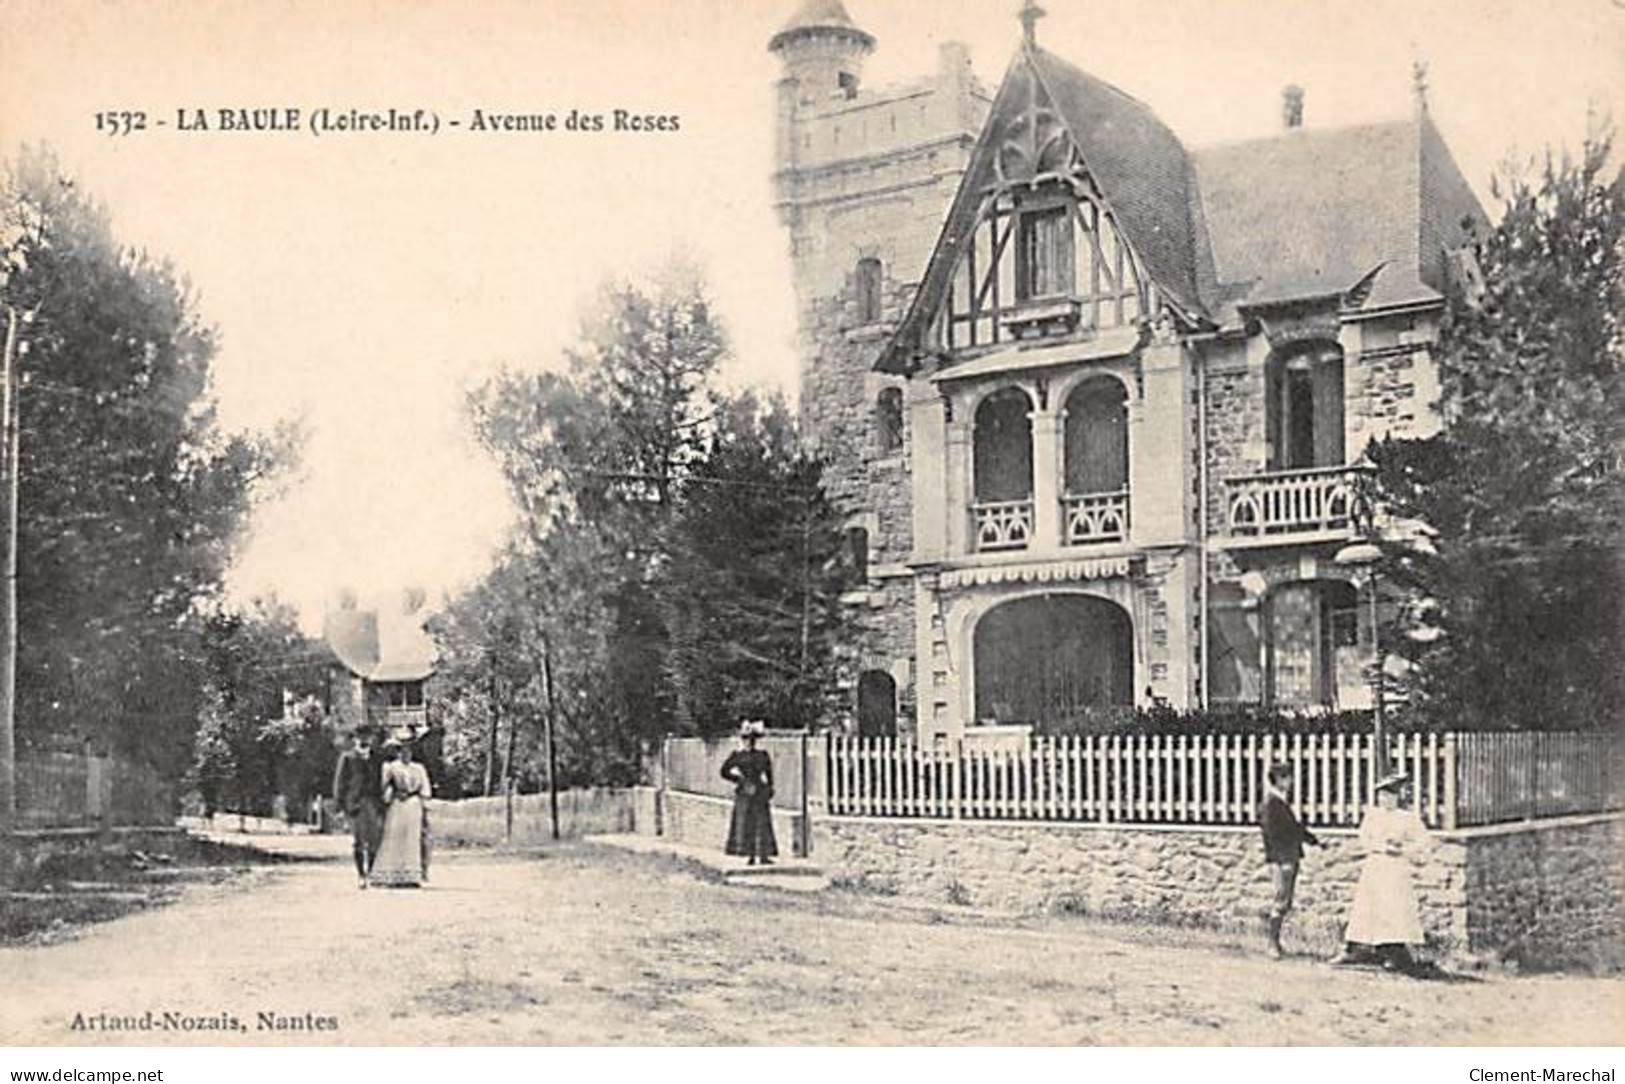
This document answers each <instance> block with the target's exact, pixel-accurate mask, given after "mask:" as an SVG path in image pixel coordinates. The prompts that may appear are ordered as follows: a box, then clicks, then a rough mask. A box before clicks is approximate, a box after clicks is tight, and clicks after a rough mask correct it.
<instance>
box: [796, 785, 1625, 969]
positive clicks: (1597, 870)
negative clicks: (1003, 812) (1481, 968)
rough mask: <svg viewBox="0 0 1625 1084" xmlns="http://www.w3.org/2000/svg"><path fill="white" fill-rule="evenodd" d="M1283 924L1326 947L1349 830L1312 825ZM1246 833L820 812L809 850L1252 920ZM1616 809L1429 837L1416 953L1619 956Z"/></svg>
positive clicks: (1420, 866) (982, 890)
mask: <svg viewBox="0 0 1625 1084" xmlns="http://www.w3.org/2000/svg"><path fill="white" fill-rule="evenodd" d="M1318 834H1319V835H1320V836H1321V837H1322V838H1323V839H1324V840H1325V841H1326V842H1327V844H1328V846H1327V848H1326V849H1324V850H1314V849H1311V850H1310V853H1309V854H1308V855H1307V856H1306V858H1305V860H1304V864H1303V867H1302V871H1301V873H1300V875H1299V879H1298V887H1297V897H1296V905H1295V909H1294V911H1293V913H1292V916H1291V918H1290V919H1289V920H1288V922H1287V925H1286V936H1285V943H1286V945H1287V947H1288V949H1289V950H1293V951H1298V952H1313V953H1329V952H1331V951H1333V950H1335V949H1337V948H1338V947H1339V946H1340V945H1341V943H1342V931H1343V924H1344V922H1345V920H1346V916H1347V913H1348V908H1349V905H1350V902H1351V901H1352V898H1353V894H1354V886H1355V883H1356V882H1357V881H1358V879H1359V873H1360V861H1361V855H1360V853H1359V850H1358V845H1357V843H1356V841H1355V838H1354V835H1355V833H1353V832H1352V831H1349V830H1347V829H1327V830H1325V831H1322V832H1319V833H1318ZM1262 853H1263V852H1262V845H1261V844H1260V842H1259V837H1258V830H1257V829H1256V828H1251V827H1247V828H1240V827H1238V828H1218V827H1205V828H1196V827H1177V828H1175V827H1166V828H1163V827H1154V826H1148V825H1127V826H1125V825H1092V824H1039V823H1018V822H1003V823H1001V822H990V821H940V820H892V819H882V818H858V817H819V818H816V819H815V820H814V822H813V854H814V856H815V857H816V858H817V860H818V862H819V864H820V865H821V866H822V867H823V868H824V869H825V870H826V871H827V872H828V873H829V874H830V876H831V877H833V878H835V879H837V880H838V881H844V882H846V883H850V884H853V885H854V886H858V887H862V888H867V889H870V890H875V891H880V892H885V893H890V894H900V895H905V896H911V897H922V898H927V899H934V900H939V901H942V902H944V903H957V904H964V905H970V906H977V907H984V908H992V909H997V910H1005V911H1028V912H1030V911H1063V912H1069V913H1079V914H1088V915H1097V916H1100V917H1104V918H1111V919H1122V920H1129V921H1149V922H1156V923H1164V924H1173V925H1191V926H1202V927H1208V928H1213V929H1220V930H1228V931H1232V932H1236V933H1241V934H1249V935H1251V934H1256V933H1258V932H1259V931H1260V930H1261V928H1262V927H1261V917H1262V915H1263V914H1264V912H1265V910H1266V909H1267V907H1268V905H1269V903H1270V900H1271V898H1272V889H1271V882H1270V875H1269V870H1268V868H1267V867H1266V866H1265V865H1264V863H1263V859H1262ZM1622 853H1625V820H1622V818H1621V817H1619V816H1618V815H1617V814H1616V815H1608V816H1597V817H1574V818H1566V819H1564V820H1557V821H1550V822H1545V823H1540V824H1531V825H1513V826H1505V827H1498V828H1488V829H1474V830H1466V831H1460V832H1454V833H1435V834H1433V836H1432V846H1431V848H1430V850H1429V852H1428V853H1427V854H1426V855H1423V856H1419V857H1417V858H1415V859H1414V861H1413V872H1412V877H1413V884H1414V885H1415V887H1416V891H1417V899H1418V903H1419V906H1420V909H1421V915H1422V926H1423V930H1424V932H1425V933H1426V935H1427V939H1428V945H1429V948H1430V950H1431V951H1433V952H1435V953H1437V954H1440V955H1444V956H1447V957H1453V958H1458V959H1463V958H1473V959H1484V958H1491V959H1505V960H1511V961H1516V962H1520V963H1523V964H1527V965H1532V966H1581V967H1617V966H1619V965H1620V963H1621V962H1622V961H1625V952H1622V948H1625V884H1622V873H1621V867H1620V863H1619V861H1618V858H1619V856H1620V855H1621V854H1622Z"/></svg>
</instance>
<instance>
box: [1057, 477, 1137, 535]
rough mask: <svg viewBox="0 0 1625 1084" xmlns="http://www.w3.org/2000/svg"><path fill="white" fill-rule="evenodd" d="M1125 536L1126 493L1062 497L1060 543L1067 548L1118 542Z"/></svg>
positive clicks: (1126, 491)
mask: <svg viewBox="0 0 1625 1084" xmlns="http://www.w3.org/2000/svg"><path fill="white" fill-rule="evenodd" d="M1127 537H1128V490H1126V489H1119V490H1117V491H1115V492H1112V493H1079V494H1068V495H1067V496H1065V497H1062V498H1061V541H1062V542H1063V543H1065V544H1066V545H1068V546H1087V545H1091V544H1093V543H1096V542H1121V541H1122V540H1123V539H1125V538H1127Z"/></svg>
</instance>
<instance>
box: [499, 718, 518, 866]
mask: <svg viewBox="0 0 1625 1084" xmlns="http://www.w3.org/2000/svg"><path fill="white" fill-rule="evenodd" d="M518 734H519V720H518V719H510V720H508V750H507V752H506V753H504V754H503V755H502V793H503V794H504V795H506V796H507V810H506V817H507V824H506V827H505V828H504V830H503V837H502V838H504V839H509V840H511V839H513V741H514V738H515V737H516V736H518Z"/></svg>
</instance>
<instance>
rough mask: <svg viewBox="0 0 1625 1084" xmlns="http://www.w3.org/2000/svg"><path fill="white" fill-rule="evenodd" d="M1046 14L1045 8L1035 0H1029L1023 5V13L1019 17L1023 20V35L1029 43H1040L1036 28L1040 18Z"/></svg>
mask: <svg viewBox="0 0 1625 1084" xmlns="http://www.w3.org/2000/svg"><path fill="white" fill-rule="evenodd" d="M1044 14H1045V13H1044V9H1043V8H1041V7H1039V6H1038V5H1037V4H1036V3H1034V2H1033V0H1027V2H1026V3H1025V4H1023V5H1022V7H1021V13H1020V15H1018V16H1017V18H1019V19H1020V20H1021V37H1022V39H1023V40H1024V41H1026V43H1027V44H1028V45H1037V44H1038V35H1037V33H1036V32H1035V29H1034V28H1035V27H1036V26H1037V25H1038V20H1040V19H1042V18H1043V17H1044Z"/></svg>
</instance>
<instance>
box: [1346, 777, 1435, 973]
mask: <svg viewBox="0 0 1625 1084" xmlns="http://www.w3.org/2000/svg"><path fill="white" fill-rule="evenodd" d="M1406 779H1407V777H1406V776H1405V775H1404V774H1403V773H1398V774H1395V775H1390V776H1388V777H1387V778H1385V779H1383V780H1381V781H1380V782H1378V783H1377V788H1376V789H1377V804H1376V805H1374V806H1369V807H1367V809H1366V811H1365V816H1364V817H1363V818H1362V819H1361V821H1360V837H1359V839H1360V847H1361V849H1362V850H1363V851H1364V852H1365V863H1364V864H1363V865H1362V866H1361V867H1360V880H1359V883H1358V884H1356V885H1355V886H1354V904H1353V906H1352V907H1350V908H1349V921H1348V928H1347V930H1346V931H1345V932H1344V934H1343V940H1344V941H1345V942H1347V944H1346V945H1345V946H1344V949H1343V954H1342V955H1341V956H1339V957H1338V958H1337V960H1336V961H1335V962H1337V963H1362V962H1366V961H1369V960H1371V959H1373V958H1375V959H1377V960H1380V961H1381V962H1382V965H1383V966H1384V967H1386V968H1388V969H1389V970H1391V971H1401V970H1404V971H1408V970H1410V969H1411V968H1413V967H1414V966H1415V960H1414V959H1413V958H1412V957H1411V950H1410V946H1412V945H1420V944H1422V943H1423V940H1424V938H1423V936H1422V922H1421V917H1420V912H1419V910H1418V908H1417V903H1416V890H1415V889H1414V888H1413V887H1412V885H1411V863H1410V859H1411V855H1413V854H1417V853H1419V852H1420V851H1421V849H1422V848H1423V847H1424V846H1426V843H1427V832H1426V830H1425V829H1424V828H1423V827H1422V821H1421V819H1420V818H1418V817H1417V815H1416V813H1415V811H1414V810H1410V809H1406V808H1405V806H1404V803H1403V802H1402V801H1401V791H1402V788H1403V787H1404V785H1405V782H1406Z"/></svg>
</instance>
